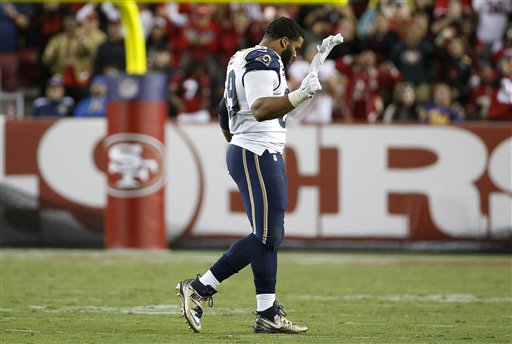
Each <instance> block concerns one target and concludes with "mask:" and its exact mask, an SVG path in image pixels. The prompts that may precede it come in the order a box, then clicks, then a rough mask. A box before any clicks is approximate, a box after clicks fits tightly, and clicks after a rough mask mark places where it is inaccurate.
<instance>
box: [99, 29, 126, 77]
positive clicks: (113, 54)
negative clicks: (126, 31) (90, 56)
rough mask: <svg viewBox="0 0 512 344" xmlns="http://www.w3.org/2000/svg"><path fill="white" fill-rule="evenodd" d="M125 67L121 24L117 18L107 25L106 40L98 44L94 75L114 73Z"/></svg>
mask: <svg viewBox="0 0 512 344" xmlns="http://www.w3.org/2000/svg"><path fill="white" fill-rule="evenodd" d="M125 69H126V52H125V47H124V37H123V26H122V24H121V21H120V20H119V19H117V20H111V21H109V23H108V26H107V40H106V41H104V42H103V43H101V44H100V46H99V47H98V51H97V53H96V57H95V58H94V75H107V76H108V75H115V74H117V73H118V72H121V71H124V70H125Z"/></svg>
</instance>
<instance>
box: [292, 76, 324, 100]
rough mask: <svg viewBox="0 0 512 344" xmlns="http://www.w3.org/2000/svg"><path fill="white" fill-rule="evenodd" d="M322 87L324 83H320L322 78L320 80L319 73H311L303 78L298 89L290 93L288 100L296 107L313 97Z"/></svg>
mask: <svg viewBox="0 0 512 344" xmlns="http://www.w3.org/2000/svg"><path fill="white" fill-rule="evenodd" d="M321 89H322V85H320V80H318V74H317V73H309V74H308V75H306V77H305V78H304V80H302V83H301V84H300V87H299V89H298V90H295V91H293V92H290V93H288V100H289V101H290V103H291V104H292V105H293V106H294V107H297V106H299V105H300V104H302V103H303V102H305V101H306V100H308V99H309V98H311V97H313V96H314V95H315V93H316V92H317V91H319V90H321Z"/></svg>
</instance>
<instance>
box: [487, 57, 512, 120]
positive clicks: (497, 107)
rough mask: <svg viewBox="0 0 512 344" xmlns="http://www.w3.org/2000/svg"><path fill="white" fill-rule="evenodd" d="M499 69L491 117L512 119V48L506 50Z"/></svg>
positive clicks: (490, 112) (492, 118) (494, 87)
mask: <svg viewBox="0 0 512 344" xmlns="http://www.w3.org/2000/svg"><path fill="white" fill-rule="evenodd" d="M499 71H500V74H499V76H498V78H497V79H496V81H495V82H493V84H492V86H493V92H492V96H491V104H490V108H489V119H490V120H493V121H512V48H509V49H508V50H507V51H505V52H504V54H503V57H502V59H501V61H500V64H499Z"/></svg>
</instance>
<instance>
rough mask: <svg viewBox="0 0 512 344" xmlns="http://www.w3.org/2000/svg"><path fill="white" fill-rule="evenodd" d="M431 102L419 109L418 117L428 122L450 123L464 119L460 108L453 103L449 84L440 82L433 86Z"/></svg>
mask: <svg viewBox="0 0 512 344" xmlns="http://www.w3.org/2000/svg"><path fill="white" fill-rule="evenodd" d="M432 98H433V99H432V102H430V103H427V104H426V105H425V106H423V107H422V108H421V110H420V114H419V119H420V121H421V122H423V123H429V124H440V125H443V124H450V123H460V122H463V121H464V115H463V112H462V108H460V107H459V106H457V105H456V104H453V102H452V94H451V89H450V86H448V85H446V84H443V83H440V84H437V85H436V86H435V87H434V91H433V97H432Z"/></svg>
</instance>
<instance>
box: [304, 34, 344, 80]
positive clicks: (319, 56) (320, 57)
mask: <svg viewBox="0 0 512 344" xmlns="http://www.w3.org/2000/svg"><path fill="white" fill-rule="evenodd" d="M340 43H343V37H342V36H341V34H339V33H338V34H337V35H336V36H333V35H331V36H329V37H327V38H324V40H323V41H322V44H319V45H317V46H316V49H317V50H318V52H317V53H316V55H315V57H314V58H313V61H311V65H310V66H309V72H310V73H317V74H318V73H319V72H320V69H321V68H322V65H323V64H324V62H325V59H326V58H327V56H328V55H329V53H330V52H331V50H332V48H334V46H336V45H338V44H340Z"/></svg>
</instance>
